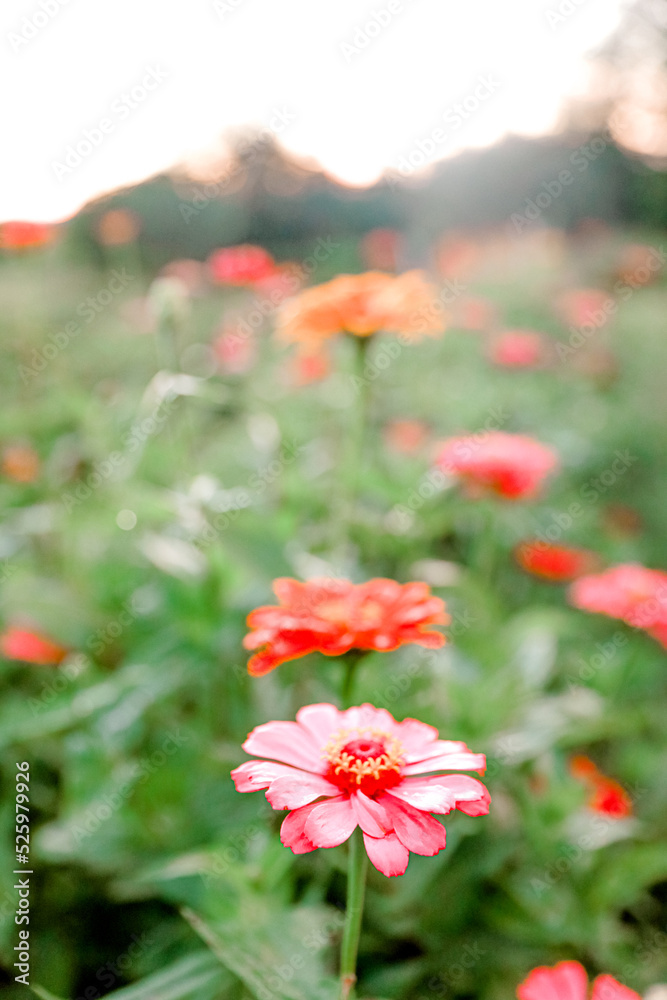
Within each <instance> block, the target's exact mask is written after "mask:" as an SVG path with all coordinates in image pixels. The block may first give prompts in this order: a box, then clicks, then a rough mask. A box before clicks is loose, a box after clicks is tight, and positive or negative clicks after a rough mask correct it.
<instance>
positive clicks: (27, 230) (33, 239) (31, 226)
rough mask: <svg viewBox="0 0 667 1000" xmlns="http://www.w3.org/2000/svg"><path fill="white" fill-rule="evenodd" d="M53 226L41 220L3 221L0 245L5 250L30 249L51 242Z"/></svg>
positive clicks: (0, 231)
mask: <svg viewBox="0 0 667 1000" xmlns="http://www.w3.org/2000/svg"><path fill="white" fill-rule="evenodd" d="M55 232H56V230H55V226H49V225H47V224H45V223H42V222H4V223H3V224H2V225H1V226H0V247H4V248H5V249H6V250H30V249H33V248H35V247H42V246H45V245H46V244H47V243H51V242H52V240H53V238H54V236H55Z"/></svg>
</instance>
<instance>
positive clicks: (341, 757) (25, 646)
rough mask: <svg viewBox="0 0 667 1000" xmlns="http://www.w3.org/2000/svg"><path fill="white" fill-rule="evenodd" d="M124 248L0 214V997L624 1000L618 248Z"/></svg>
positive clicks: (632, 987)
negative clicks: (0, 833)
mask: <svg viewBox="0 0 667 1000" xmlns="http://www.w3.org/2000/svg"><path fill="white" fill-rule="evenodd" d="M140 231H141V220H140V219H137V218H136V217H135V216H133V215H132V214H131V213H129V212H124V211H123V210H118V209H116V210H114V211H108V212H107V213H106V214H104V215H102V217H101V219H100V220H99V224H98V225H97V228H96V229H95V230H94V233H95V234H96V235H95V240H96V244H95V251H96V252H95V254H91V253H90V252H88V249H87V244H86V243H85V242H84V240H83V239H82V236H81V229H80V228H78V229H77V227H76V225H74V224H71V225H67V224H65V225H62V226H58V227H55V229H51V228H49V227H31V226H30V225H29V224H19V223H16V224H13V225H9V224H7V225H5V226H4V227H2V230H1V232H0V236H1V239H0V254H1V259H0V293H1V294H2V299H3V302H4V326H5V334H4V338H3V342H2V364H1V366H0V381H1V386H2V398H3V404H4V405H3V416H4V419H3V427H2V434H1V436H0V495H1V497H2V524H1V526H0V598H1V605H0V615H1V619H0V627H1V634H0V653H1V654H2V659H1V660H0V683H1V685H2V698H1V700H0V752H1V760H2V780H3V797H2V802H3V805H2V824H3V827H4V828H5V829H6V834H7V835H6V836H4V837H3V838H2V844H3V846H2V850H1V852H0V961H1V964H2V968H1V969H0V984H1V985H3V987H4V991H5V992H4V994H3V995H5V996H6V997H7V1000H19V998H21V997H24V996H27V995H30V991H32V993H33V995H36V996H39V997H41V1000H96V998H98V997H102V996H111V997H114V998H116V997H117V998H118V1000H334V998H338V997H342V998H352V997H355V996H356V997H357V998H358V1000H371V998H373V1000H441V998H452V1000H473V998H475V1000H512V998H514V997H519V1000H586V997H587V996H588V995H592V998H593V1000H636V998H637V997H646V996H650V997H653V998H655V1000H658V997H659V996H663V995H664V994H659V993H657V992H655V989H656V985H657V984H660V983H663V984H664V983H667V928H666V927H665V923H664V905H665V900H666V899H667V851H666V850H665V836H666V834H667V808H666V807H667V783H666V782H665V780H664V773H665V769H666V767H667V727H666V725H665V704H666V702H665V699H666V697H667V522H666V519H665V497H666V496H667V465H666V464H665V455H666V454H667V395H666V394H665V391H664V377H665V371H667V338H665V321H664V317H665V314H666V309H667V283H666V281H665V278H664V275H663V270H664V260H665V255H664V251H663V247H662V245H661V243H660V234H657V233H654V232H649V231H646V232H624V231H615V230H612V229H610V228H606V227H602V226H598V227H594V226H590V227H588V228H585V227H582V228H581V229H580V230H579V231H577V232H576V233H573V234H570V235H566V234H565V233H564V232H562V231H560V230H550V229H534V230H533V231H532V232H529V233H526V234H524V235H522V236H521V237H520V238H518V237H517V236H514V237H509V236H507V235H506V234H505V233H504V231H501V230H494V231H489V232H486V233H484V234H483V235H482V234H479V233H477V234H474V235H467V236H463V235H460V234H459V235H456V234H454V235H452V234H448V235H447V236H446V237H445V235H444V234H443V237H442V239H441V240H440V241H437V242H436V243H435V244H434V245H433V246H432V247H430V248H428V252H426V253H425V254H424V255H423V257H422V259H419V260H412V259H409V258H410V254H409V253H407V252H405V253H403V254H401V253H400V252H398V251H396V241H397V239H398V237H397V235H396V234H392V233H389V232H387V231H384V230H377V231H375V232H374V233H372V234H371V237H370V238H369V237H366V238H365V239H364V240H363V241H362V242H361V243H359V242H358V241H357V240H353V239H352V238H351V237H350V238H346V237H344V236H341V235H337V236H335V238H331V236H330V234H327V233H323V234H322V236H321V238H320V239H318V240H317V241H313V243H312V245H310V244H308V243H307V242H305V243H303V244H296V243H295V244H294V246H290V247H285V246H280V247H274V248H271V247H269V248H268V249H267V248H264V247H256V246H241V247H231V248H230V247H220V248H218V249H217V250H216V251H215V252H214V253H212V254H211V255H210V257H209V258H208V259H207V260H205V261H195V260H180V259H168V260H165V259H164V258H165V257H168V256H170V255H169V254H167V253H166V252H164V253H162V256H161V257H160V255H159V254H153V256H151V254H150V253H148V252H147V251H146V250H145V248H143V247H142V244H141V241H140V239H139V238H138V234H139V233H140ZM221 242H222V237H221ZM397 261H399V263H397ZM24 765H27V766H24ZM19 779H20V780H19ZM19 787H20V789H21V791H20V792H19ZM16 817H21V818H25V817H27V819H26V823H25V826H26V830H25V831H24V832H23V833H22V834H19V833H18V832H17V833H16V834H15V831H14V825H15V821H16ZM18 829H19V825H18V824H17V826H16V831H18ZM19 836H22V837H23V838H24V839H23V840H21V841H20V842H19V841H18V839H17V838H18V837H19ZM19 845H21V846H19ZM368 862H370V863H368ZM22 870H25V873H26V875H25V877H26V880H27V881H29V890H30V891H29V895H25V894H24V895H23V896H20V897H19V895H18V893H17V889H16V885H17V879H22V878H23V877H24V876H23V875H22V874H21V873H22ZM17 871H18V874H16V872H17ZM28 875H29V879H28ZM364 885H365V893H364ZM19 899H23V900H24V901H27V902H23V903H20V902H19ZM362 909H363V915H362ZM22 914H24V915H28V916H29V920H25V921H23V922H22V916H21V915H22ZM22 929H23V930H27V929H29V932H30V933H29V952H30V980H29V983H30V985H29V989H28V987H27V983H26V984H25V985H24V984H22V983H20V982H16V981H15V977H16V976H17V975H19V974H20V973H21V969H20V968H18V966H17V967H15V963H18V964H19V965H20V961H21V955H22V954H24V953H25V949H26V948H28V944H27V943H26V942H27V941H28V938H27V937H24V936H23V935H21V936H19V932H20V931H21V930H22ZM357 944H358V956H357ZM21 949H23V952H22V951H21ZM17 954H18V958H17ZM17 968H18V971H17ZM3 977H4V978H3ZM355 980H356V981H355ZM589 982H590V983H591V984H592V986H591V987H590V990H592V994H591V993H590V992H588V993H587V990H589V987H588V985H587V984H588V983H589ZM650 991H653V992H650Z"/></svg>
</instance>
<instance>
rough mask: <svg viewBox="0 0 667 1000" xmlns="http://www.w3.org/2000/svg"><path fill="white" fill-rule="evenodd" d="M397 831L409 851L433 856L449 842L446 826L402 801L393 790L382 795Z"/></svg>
mask: <svg viewBox="0 0 667 1000" xmlns="http://www.w3.org/2000/svg"><path fill="white" fill-rule="evenodd" d="M380 801H381V803H382V805H383V806H385V808H386V809H387V812H388V813H389V816H390V818H391V821H392V823H393V825H394V830H395V831H396V836H397V837H398V839H399V840H400V842H401V843H402V844H403V845H404V846H405V847H407V849H408V850H409V851H414V853H415V854H425V855H427V856H428V857H433V855H434V854H437V853H438V851H442V850H443V848H444V847H445V844H446V842H447V838H446V834H445V828H444V826H441V825H440V823H438V821H437V819H434V818H433V817H432V816H429V814H428V813H426V812H421V810H419V809H415V808H414V806H411V805H409V804H408V803H407V802H401V800H400V799H397V798H396V797H395V796H394V795H392V794H391V792H385V793H384V794H383V795H382V796H380Z"/></svg>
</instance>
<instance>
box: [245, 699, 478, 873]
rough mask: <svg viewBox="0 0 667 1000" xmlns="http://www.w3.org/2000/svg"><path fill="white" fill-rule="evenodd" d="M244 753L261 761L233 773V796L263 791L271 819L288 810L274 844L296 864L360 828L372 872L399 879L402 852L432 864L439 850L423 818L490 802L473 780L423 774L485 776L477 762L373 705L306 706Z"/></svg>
mask: <svg viewBox="0 0 667 1000" xmlns="http://www.w3.org/2000/svg"><path fill="white" fill-rule="evenodd" d="M243 749H244V750H245V751H246V752H247V753H252V754H257V755H258V756H259V757H261V758H264V759H262V760H252V761H247V762H246V763H245V764H241V765H240V767H237V768H235V770H233V771H232V779H233V781H234V784H235V785H236V789H237V791H239V792H254V791H256V790H257V789H260V788H266V790H267V791H266V798H267V799H268V801H269V802H270V804H271V805H272V806H273V808H274V809H290V810H292V811H291V812H290V813H288V815H287V817H286V818H285V820H284V822H283V825H282V827H281V831H280V836H281V840H282V842H283V844H284V845H285V846H286V847H289V848H291V850H292V851H293V852H294V854H306V853H308V852H310V851H314V850H315V849H316V848H318V847H337V846H338V845H339V844H342V843H343V842H344V841H346V840H347V839H348V838H349V837H351V836H352V833H353V832H354V830H355V829H356V827H357V826H360V827H361V829H362V832H363V836H364V844H365V846H366V851H367V853H368V856H369V858H370V860H371V862H372V864H374V865H375V867H376V868H377V869H378V871H381V872H382V873H383V875H402V874H403V872H404V871H405V869H406V868H407V865H408V860H409V856H410V851H413V852H414V853H415V854H422V855H426V856H428V857H432V856H433V855H434V854H437V853H438V852H439V851H441V850H442V849H443V848H444V846H445V828H444V827H443V826H441V824H440V823H438V821H437V820H436V819H434V818H433V816H431V815H430V813H441V814H442V813H448V812H451V811H452V809H460V810H461V812H464V813H467V814H468V815H469V816H482V815H484V814H486V813H487V812H488V811H489V802H490V796H489V793H488V791H487V790H486V788H485V787H484V785H483V784H482V783H481V782H480V781H478V780H477V779H476V778H471V777H469V776H468V775H463V774H433V773H429V772H437V771H443V770H444V771H459V770H460V771H462V770H465V771H477V772H479V773H480V774H483V773H484V768H485V766H486V758H485V757H484V754H476V753H471V751H470V750H469V749H468V747H467V746H466V745H465V743H458V742H453V741H451V740H440V739H438V731H437V729H434V728H433V727H432V726H427V725H425V723H423V722H419V721H418V720H417V719H404V720H403V721H402V722H397V721H396V720H395V719H394V717H393V716H392V715H390V714H389V712H387V711H386V710H385V709H383V708H374V707H373V705H360V706H359V707H355V708H348V709H347V710H346V711H344V712H340V711H339V710H338V709H337V708H335V706H334V705H328V704H321V705H306V706H305V707H304V708H301V709H299V711H298V712H297V714H296V722H267V723H265V724H264V725H263V726H257V727H256V728H255V729H253V731H252V732H251V733H250V735H249V736H248V739H247V740H246V741H245V743H244V744H243ZM266 758H268V759H266Z"/></svg>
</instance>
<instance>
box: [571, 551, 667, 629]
mask: <svg viewBox="0 0 667 1000" xmlns="http://www.w3.org/2000/svg"><path fill="white" fill-rule="evenodd" d="M569 599H570V603H571V604H573V605H574V606H575V608H581V609H582V610H583V611H596V612H598V613H599V614H602V615H609V617H610V618H620V619H621V620H622V621H624V622H627V624H628V625H632V626H633V628H642V629H646V630H647V632H648V633H649V635H651V636H652V637H653V638H654V639H657V640H658V642H660V643H662V645H663V646H667V641H666V640H667V573H664V572H663V571H662V570H658V569H647V568H646V567H645V566H640V565H639V564H637V563H624V564H622V565H620V566H612V568H611V569H607V570H605V571H604V573H598V574H596V575H594V576H582V577H581V578H580V579H579V580H577V581H575V583H573V584H572V586H571V587H570V592H569Z"/></svg>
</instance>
